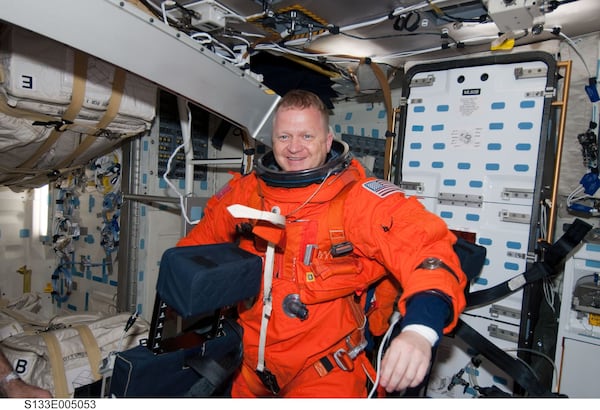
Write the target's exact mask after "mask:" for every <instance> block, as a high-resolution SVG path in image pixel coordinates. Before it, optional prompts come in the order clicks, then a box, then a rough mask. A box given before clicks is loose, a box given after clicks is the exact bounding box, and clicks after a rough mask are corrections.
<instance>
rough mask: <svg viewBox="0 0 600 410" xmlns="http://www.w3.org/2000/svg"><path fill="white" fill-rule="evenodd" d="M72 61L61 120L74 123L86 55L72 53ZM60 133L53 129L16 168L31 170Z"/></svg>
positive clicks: (82, 89) (82, 92)
mask: <svg viewBox="0 0 600 410" xmlns="http://www.w3.org/2000/svg"><path fill="white" fill-rule="evenodd" d="M74 54H75V55H74V61H73V92H72V97H71V103H70V104H69V107H68V108H67V110H66V111H65V113H64V114H63V116H62V119H63V120H66V121H71V122H73V121H75V118H77V114H78V113H79V111H80V110H81V107H82V106H83V100H84V97H85V84H86V77H87V58H88V56H87V54H84V53H82V52H79V51H75V52H74ZM60 134H61V131H59V130H57V129H53V130H52V132H51V133H50V135H49V136H48V138H47V139H46V141H44V143H43V144H42V145H41V146H40V147H39V148H38V149H37V151H36V152H35V153H34V154H33V155H32V156H31V157H30V158H29V159H28V160H27V161H25V162H23V163H22V164H21V165H19V166H18V167H17V168H31V167H33V166H34V165H35V163H36V162H37V160H38V159H39V158H40V157H41V156H42V155H43V154H44V153H46V152H47V151H48V150H49V149H50V148H51V147H52V146H53V145H54V144H55V143H56V141H57V140H58V138H59V137H60Z"/></svg>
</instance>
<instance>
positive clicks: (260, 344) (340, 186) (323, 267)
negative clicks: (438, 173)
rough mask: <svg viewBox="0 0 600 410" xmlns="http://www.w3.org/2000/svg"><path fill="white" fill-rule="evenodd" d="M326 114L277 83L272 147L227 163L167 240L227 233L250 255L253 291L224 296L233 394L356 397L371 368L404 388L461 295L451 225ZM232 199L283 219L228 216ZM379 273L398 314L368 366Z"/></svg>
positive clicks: (422, 367)
mask: <svg viewBox="0 0 600 410" xmlns="http://www.w3.org/2000/svg"><path fill="white" fill-rule="evenodd" d="M328 119H329V113H328V110H327V108H326V106H325V105H324V104H323V102H322V101H321V100H320V98H319V97H318V96H316V95H315V94H313V93H310V92H307V91H302V90H293V91H290V92H288V93H287V94H286V95H284V96H283V98H282V99H281V100H280V102H279V103H278V106H277V107H276V110H275V116H274V120H273V134H272V144H273V150H272V151H271V152H268V153H266V154H264V155H263V156H262V157H261V158H259V159H258V160H257V161H256V164H255V168H254V170H253V171H252V172H251V173H249V174H247V175H241V174H237V173H236V174H234V175H233V177H232V179H231V180H230V181H229V182H228V183H227V184H226V185H225V186H224V187H223V188H222V189H221V190H220V191H219V192H218V193H217V194H216V195H214V196H213V197H212V198H211V199H210V200H209V201H208V203H207V205H206V208H205V212H204V216H203V218H202V219H201V220H200V222H199V223H198V224H197V225H196V226H195V227H194V229H193V230H192V231H190V233H189V234H188V235H187V236H185V237H183V238H181V239H180V240H179V242H178V244H177V246H190V245H202V244H213V243H223V242H237V243H239V246H240V247H241V248H242V249H245V250H247V251H249V252H252V253H255V254H258V255H260V256H262V257H263V268H264V272H263V279H264V282H263V286H262V289H261V293H260V295H259V296H258V297H257V298H256V300H254V301H253V303H244V304H241V305H240V306H239V307H238V314H239V322H240V324H241V325H242V327H243V330H244V335H243V346H244V358H243V364H242V366H241V368H240V369H239V370H238V372H237V373H236V375H235V378H234V381H233V385H232V390H231V394H232V396H233V397H294V398H300V397H329V398H342V397H344V398H356V397H367V396H368V392H369V389H370V387H369V386H372V385H373V381H374V380H378V381H379V389H378V396H379V397H380V396H382V395H385V394H386V393H385V392H394V391H402V390H404V389H406V388H408V387H415V386H417V385H418V384H419V383H421V382H422V380H423V379H424V377H425V375H426V373H427V371H428V369H429V366H430V361H431V356H432V347H433V346H434V345H435V344H436V343H437V342H438V341H439V339H440V338H441V336H442V334H443V333H446V332H449V331H451V330H452V329H453V327H454V326H455V324H456V322H457V319H458V316H459V315H460V313H461V312H462V310H463V309H464V307H465V299H464V288H465V285H466V277H465V274H464V272H463V271H462V270H461V267H460V263H459V260H458V257H457V256H456V254H455V253H454V251H453V248H452V246H453V244H454V242H455V241H456V237H455V236H454V234H453V233H452V232H451V231H449V229H448V227H447V225H446V224H445V222H444V221H443V220H442V219H441V218H439V217H438V216H436V215H434V214H432V213H431V212H429V211H427V210H426V209H425V208H424V207H423V205H422V204H421V203H420V202H419V201H418V200H417V199H416V198H414V197H411V198H407V197H406V196H405V195H404V194H403V192H402V191H401V190H400V188H399V187H397V186H395V185H394V184H392V183H390V182H389V181H385V180H380V179H377V178H375V177H373V176H369V175H367V172H366V171H365V169H364V167H363V166H362V165H361V164H360V163H359V161H358V160H356V159H355V158H353V157H352V155H351V153H350V151H349V148H348V145H347V144H345V143H344V142H342V141H337V140H334V136H333V133H332V131H331V129H330V127H329V121H328ZM235 204H241V205H244V206H247V207H249V208H252V209H257V210H260V211H262V212H270V213H275V214H278V215H280V216H281V217H283V218H284V219H285V224H284V225H277V224H273V223H270V222H268V221H265V220H262V219H260V218H256V217H247V218H245V217H239V216H237V217H236V216H233V215H232V214H231V213H230V212H229V207H230V206H231V205H235ZM253 218H254V219H253ZM380 283H385V284H387V287H386V289H387V294H390V292H389V289H390V286H389V284H390V283H395V284H396V285H397V286H396V287H395V288H394V289H396V290H395V291H394V292H395V295H394V296H397V297H394V298H392V302H391V304H392V305H394V308H395V309H396V310H397V311H398V312H399V314H400V315H401V316H402V320H401V322H400V325H399V326H400V329H401V331H400V332H399V333H398V334H397V336H395V337H394V338H393V339H392V340H391V342H390V343H389V346H388V348H387V350H386V352H385V355H384V356H383V360H382V362H381V368H380V374H379V378H377V375H376V373H375V371H376V369H375V368H374V366H373V364H372V363H371V360H369V359H368V357H367V354H366V352H365V347H366V345H367V343H366V342H365V331H367V327H368V325H367V323H368V321H367V315H369V312H370V311H372V310H375V311H377V310H378V305H379V306H380V307H382V306H383V305H385V304H387V305H388V306H389V305H390V302H389V298H388V301H387V303H384V302H385V301H384V300H377V299H376V301H375V303H369V304H368V305H366V303H367V301H366V295H367V290H368V289H369V288H370V287H375V289H377V288H376V286H377V285H378V284H380ZM376 295H377V292H376ZM389 313H391V310H390V312H389ZM373 317H375V316H373ZM380 317H381V315H380ZM379 321H380V322H381V320H379Z"/></svg>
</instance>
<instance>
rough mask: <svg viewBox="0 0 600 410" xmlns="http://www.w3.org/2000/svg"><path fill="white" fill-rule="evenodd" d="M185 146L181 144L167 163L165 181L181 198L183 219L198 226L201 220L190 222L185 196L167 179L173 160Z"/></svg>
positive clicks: (180, 204)
mask: <svg viewBox="0 0 600 410" xmlns="http://www.w3.org/2000/svg"><path fill="white" fill-rule="evenodd" d="M184 145H185V144H181V145H179V146H178V147H177V148H175V151H173V153H172V154H171V156H170V157H169V160H168V161H167V169H166V171H165V173H164V174H163V179H164V181H165V182H166V183H167V185H169V187H171V189H172V190H173V191H175V193H176V194H177V196H178V197H179V206H181V213H182V214H183V217H184V218H185V221H186V222H187V223H188V224H190V225H196V224H197V223H198V222H200V220H199V219H197V220H194V221H191V220H190V218H189V217H188V215H187V210H186V207H185V198H184V196H183V195H182V194H181V193H180V192H179V190H178V189H177V188H176V187H175V185H174V184H173V183H172V182H171V181H170V180H169V178H168V177H167V175H168V174H169V171H170V170H171V162H172V161H173V158H175V156H176V155H177V153H178V152H179V150H180V149H181V148H183V146H184Z"/></svg>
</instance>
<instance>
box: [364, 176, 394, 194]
mask: <svg viewBox="0 0 600 410" xmlns="http://www.w3.org/2000/svg"><path fill="white" fill-rule="evenodd" d="M363 187H364V188H365V189H367V190H368V191H370V192H372V193H374V194H375V195H377V196H378V197H380V198H385V197H386V196H388V195H391V194H393V193H396V192H402V190H401V189H400V187H399V186H397V185H394V184H392V183H391V182H389V181H386V180H384V179H372V180H370V181H367V182H365V183H363Z"/></svg>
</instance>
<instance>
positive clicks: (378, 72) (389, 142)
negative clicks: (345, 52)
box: [369, 62, 394, 180]
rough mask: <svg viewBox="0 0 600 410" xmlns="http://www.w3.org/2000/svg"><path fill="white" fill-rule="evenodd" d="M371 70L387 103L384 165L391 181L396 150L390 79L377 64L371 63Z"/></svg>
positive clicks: (385, 177)
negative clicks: (393, 154) (392, 162)
mask: <svg viewBox="0 0 600 410" xmlns="http://www.w3.org/2000/svg"><path fill="white" fill-rule="evenodd" d="M369 65H370V66H371V69H372V70H373V74H375V77H377V80H378V81H379V85H380V86H381V90H382V92H383V101H384V103H385V108H386V113H387V132H386V134H385V136H386V138H385V161H384V164H383V178H384V179H387V180H389V179H390V174H391V169H390V165H391V158H392V150H393V148H394V138H393V136H394V130H393V128H394V126H393V124H394V109H393V107H392V91H391V90H390V84H389V83H388V79H387V78H386V76H385V73H384V72H383V70H382V69H381V67H379V65H378V64H376V63H373V62H371V63H369Z"/></svg>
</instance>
